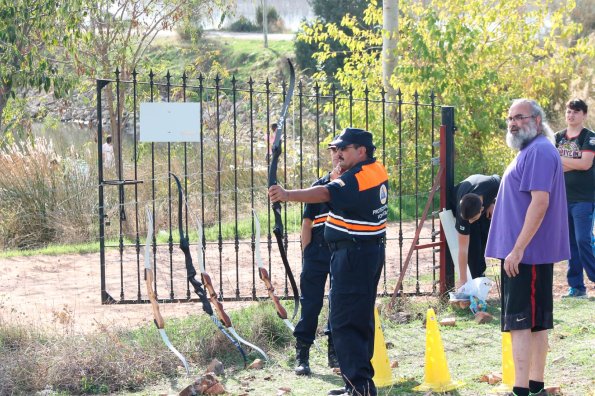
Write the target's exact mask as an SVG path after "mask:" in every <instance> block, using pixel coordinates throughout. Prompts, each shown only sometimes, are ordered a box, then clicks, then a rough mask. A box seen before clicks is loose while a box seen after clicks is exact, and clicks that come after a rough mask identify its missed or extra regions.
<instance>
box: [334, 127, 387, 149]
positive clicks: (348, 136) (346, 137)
mask: <svg viewBox="0 0 595 396" xmlns="http://www.w3.org/2000/svg"><path fill="white" fill-rule="evenodd" d="M350 144H357V145H359V146H366V147H371V148H376V147H375V146H374V143H373V142H372V134H371V133H370V132H368V131H365V130H363V129H358V128H345V129H343V132H341V134H340V135H339V136H337V137H336V138H334V139H333V141H332V142H331V143H330V144H329V146H330V147H337V148H341V147H345V146H349V145H350Z"/></svg>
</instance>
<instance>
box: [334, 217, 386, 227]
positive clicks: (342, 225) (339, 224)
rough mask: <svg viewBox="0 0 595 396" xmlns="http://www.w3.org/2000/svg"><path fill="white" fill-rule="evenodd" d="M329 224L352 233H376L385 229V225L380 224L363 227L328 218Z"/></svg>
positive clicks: (362, 225)
mask: <svg viewBox="0 0 595 396" xmlns="http://www.w3.org/2000/svg"><path fill="white" fill-rule="evenodd" d="M327 221H328V222H329V223H331V224H334V225H337V226H340V227H343V228H347V229H348V230H352V231H378V230H383V229H385V228H386V223H382V224H380V225H365V224H353V223H347V222H345V221H343V220H339V219H335V218H334V217H331V216H329V217H328V220H327Z"/></svg>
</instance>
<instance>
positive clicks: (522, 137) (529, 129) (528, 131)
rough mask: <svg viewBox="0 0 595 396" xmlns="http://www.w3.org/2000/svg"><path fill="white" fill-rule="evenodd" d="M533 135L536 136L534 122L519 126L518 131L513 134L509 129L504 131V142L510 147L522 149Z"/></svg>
mask: <svg viewBox="0 0 595 396" xmlns="http://www.w3.org/2000/svg"><path fill="white" fill-rule="evenodd" d="M535 136H537V128H536V127H535V125H534V124H529V125H527V126H525V127H522V128H519V131H518V132H517V133H516V134H514V135H513V134H512V133H511V132H510V129H509V130H508V132H507V133H506V144H507V145H508V147H510V148H511V149H514V150H517V151H518V150H522V149H523V148H525V146H526V145H527V144H528V143H529V142H530V141H531V140H533V139H534V138H535Z"/></svg>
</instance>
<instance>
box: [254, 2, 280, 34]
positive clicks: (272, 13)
mask: <svg viewBox="0 0 595 396" xmlns="http://www.w3.org/2000/svg"><path fill="white" fill-rule="evenodd" d="M256 23H257V25H258V26H259V27H260V28H261V29H262V26H263V13H262V6H258V8H257V9H256ZM267 27H268V31H269V32H270V33H279V32H282V31H284V30H285V25H284V23H283V20H282V19H281V17H280V16H279V13H278V12H277V10H276V9H275V8H274V7H269V10H268V11H267Z"/></svg>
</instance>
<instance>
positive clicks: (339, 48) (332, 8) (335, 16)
mask: <svg viewBox="0 0 595 396" xmlns="http://www.w3.org/2000/svg"><path fill="white" fill-rule="evenodd" d="M310 5H311V6H312V10H313V11H314V15H316V16H317V20H316V21H314V22H310V21H304V22H302V26H301V27H300V31H304V30H308V29H312V28H313V27H314V26H318V25H324V24H326V23H334V24H336V25H338V26H341V20H342V19H343V17H344V16H346V15H362V14H363V12H364V10H365V9H366V7H367V2H365V1H361V0H342V1H339V2H337V1H336V0H312V1H311V2H310ZM341 28H342V27H341ZM366 28H369V29H371V28H372V26H366ZM344 30H345V33H346V34H349V29H347V28H345V29H344ZM298 37H303V36H302V35H300V34H298ZM324 43H325V45H327V46H328V50H329V51H332V52H334V53H335V56H334V57H332V58H327V59H325V60H324V61H321V60H320V59H316V58H314V57H312V54H314V52H316V50H317V48H318V45H317V43H316V42H314V41H312V40H306V39H299V40H296V41H295V54H296V63H297V65H298V66H299V67H300V69H302V70H303V71H304V72H306V73H309V74H312V73H314V71H316V70H318V71H320V70H323V71H324V72H325V73H327V74H334V73H336V72H337V70H339V68H340V67H341V66H343V63H344V61H345V58H346V57H347V52H346V51H348V48H347V46H345V45H343V44H342V43H340V42H339V41H338V40H336V39H335V38H332V37H327V38H326V40H325V41H324Z"/></svg>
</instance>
